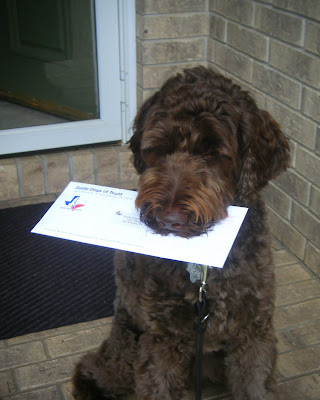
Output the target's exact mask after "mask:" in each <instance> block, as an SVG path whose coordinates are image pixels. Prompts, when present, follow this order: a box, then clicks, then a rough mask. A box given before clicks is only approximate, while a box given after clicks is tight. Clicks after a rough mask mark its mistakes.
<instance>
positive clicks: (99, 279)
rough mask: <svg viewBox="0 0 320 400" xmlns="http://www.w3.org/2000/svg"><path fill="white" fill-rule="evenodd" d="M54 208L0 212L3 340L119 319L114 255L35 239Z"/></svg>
mask: <svg viewBox="0 0 320 400" xmlns="http://www.w3.org/2000/svg"><path fill="white" fill-rule="evenodd" d="M50 206H51V204H48V203H43V204H36V205H28V206H23V207H16V208H8V209H4V210H0V224H1V229H0V339H7V338H10V337H15V336H20V335H24V334H26V333H32V332H39V331H42V330H47V329H52V328H58V327H61V326H66V325H72V324H75V323H78V322H86V321H92V320H94V319H98V318H103V317H107V316H110V315H112V314H113V300H114V295H115V283H114V275H113V255H114V250H112V249H108V248H104V247H98V246H94V245H89V244H83V243H77V242H72V241H69V240H63V239H57V238H52V237H47V236H42V235H37V234H32V233H30V231H31V229H32V228H33V227H34V226H35V225H36V223H37V222H38V221H39V220H40V219H41V218H42V216H43V215H44V214H45V212H46V211H47V210H48V209H49V207H50Z"/></svg>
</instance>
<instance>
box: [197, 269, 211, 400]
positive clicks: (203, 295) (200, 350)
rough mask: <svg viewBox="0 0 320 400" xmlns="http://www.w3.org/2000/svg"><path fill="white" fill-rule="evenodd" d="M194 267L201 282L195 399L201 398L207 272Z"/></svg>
mask: <svg viewBox="0 0 320 400" xmlns="http://www.w3.org/2000/svg"><path fill="white" fill-rule="evenodd" d="M195 267H196V268H198V269H199V271H201V284H200V287H199V298H198V301H197V308H198V330H197V342H196V381H195V392H196V400H201V396H202V353H203V332H204V330H205V322H206V320H207V318H208V317H209V314H206V308H207V292H206V286H207V283H206V281H207V274H208V266H207V265H200V264H195Z"/></svg>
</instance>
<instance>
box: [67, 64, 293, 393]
mask: <svg viewBox="0 0 320 400" xmlns="http://www.w3.org/2000/svg"><path fill="white" fill-rule="evenodd" d="M130 147H131V149H132V151H133V155H134V165H135V167H136V169H137V171H138V172H139V174H140V175H141V176H140V181H139V186H138V196H137V200H136V205H137V207H139V208H140V210H141V218H142V220H143V221H145V223H146V224H148V225H149V226H150V227H152V229H153V230H154V231H155V232H158V233H161V234H165V235H166V234H169V233H174V234H176V235H180V236H183V237H191V236H196V235H200V234H202V233H203V232H205V231H206V230H207V229H209V228H210V227H211V226H212V225H214V223H216V221H218V220H220V219H222V218H224V217H225V216H226V215H227V207H228V206H229V205H231V204H235V205H239V206H247V207H249V211H248V214H247V216H246V218H245V221H244V223H243V226H242V228H241V230H240V233H239V235H238V237H237V239H236V241H235V243H234V245H233V248H232V250H231V252H230V254H229V256H228V259H227V261H226V264H225V266H224V268H222V269H217V268H210V269H209V274H208V289H207V296H208V311H209V313H210V315H209V318H208V320H207V325H206V330H205V333H204V348H203V352H204V357H203V371H204V378H205V379H206V378H207V379H210V380H211V381H213V382H215V381H225V382H227V384H228V385H229V388H230V390H231V391H232V395H233V398H234V399H235V400H275V399H276V398H277V397H276V387H275V379H274V370H275V362H276V347H275V344H276V339H275V334H274V328H273V322H272V321H273V309H274V290H275V289H274V267H273V264H272V257H271V251H270V243H269V234H268V230H267V227H266V216H265V209H264V204H263V202H262V200H261V199H260V191H261V189H262V188H263V187H265V186H266V185H267V183H268V181H269V180H270V179H272V178H274V177H276V176H277V175H278V174H280V173H281V172H283V171H284V170H285V169H286V168H287V166H288V163H289V147H288V142H287V140H286V139H285V137H284V136H283V134H282V132H281V130H280V127H279V125H278V124H277V123H276V122H275V121H274V120H273V119H272V117H271V116H270V115H269V114H268V113H267V112H266V111H262V110H259V109H258V108H257V106H256V104H255V102H254V100H253V99H252V98H251V97H250V95H249V94H248V93H247V92H245V91H242V90H241V88H240V87H239V86H237V85H235V84H233V83H232V81H231V80H229V79H226V78H224V77H223V76H221V75H219V74H216V73H215V72H213V71H212V70H209V69H206V68H204V67H197V68H194V69H189V70H185V71H184V73H183V74H178V75H177V76H175V77H172V78H170V79H169V80H168V81H167V82H166V83H165V84H164V85H163V86H162V88H161V89H160V90H159V91H158V92H156V93H155V94H154V95H153V96H152V97H151V98H149V99H148V100H147V101H146V102H145V103H144V105H143V106H142V107H141V109H140V110H139V112H138V114H137V116H136V119H135V124H134V135H133V137H132V139H131V141H130ZM115 274H116V283H117V287H118V290H117V295H116V301H115V306H116V313H115V317H114V320H113V325H112V331H111V334H110V337H109V338H108V339H107V340H106V341H105V342H104V343H103V344H102V345H101V347H100V349H99V350H98V351H97V352H96V353H90V354H88V355H86V356H85V357H83V358H82V359H81V360H80V362H79V363H78V365H77V367H76V370H75V373H74V377H73V384H74V392H73V393H74V396H75V398H76V399H80V400H84V399H87V400H91V399H92V400H93V399H96V400H99V399H117V398H118V396H120V395H121V394H124V393H127V392H130V391H135V393H136V395H137V398H138V399H140V400H156V399H157V400H159V399H161V400H177V399H183V398H185V397H186V396H190V395H191V394H192V388H193V380H194V379H193V376H194V372H195V371H194V361H195V347H196V344H195V341H196V326H197V309H196V303H197V299H198V290H199V286H198V284H197V283H191V282H190V279H189V274H188V272H187V270H186V264H185V263H183V262H178V261H171V260H164V259H160V258H155V257H148V256H144V255H139V254H133V253H126V252H120V251H119V252H117V253H116V256H115Z"/></svg>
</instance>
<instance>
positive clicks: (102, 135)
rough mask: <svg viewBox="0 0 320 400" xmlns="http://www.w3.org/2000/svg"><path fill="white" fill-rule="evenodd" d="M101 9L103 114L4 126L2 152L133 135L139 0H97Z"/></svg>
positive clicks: (99, 49) (99, 44) (98, 28)
mask: <svg viewBox="0 0 320 400" xmlns="http://www.w3.org/2000/svg"><path fill="white" fill-rule="evenodd" d="M95 15H96V35H97V64H98V81H99V106H100V119H96V120H90V121H78V122H68V123H62V124H54V125H43V126H34V127H27V128H19V129H7V130H1V131H0V154H11V153H21V152H26V151H39V150H45V149H55V148H60V147H70V146H78V145H84V144H93V143H102V142H111V141H119V140H121V141H122V143H125V142H126V141H127V140H128V139H129V136H130V134H129V133H128V132H129V127H130V125H131V124H132V121H133V118H134V115H135V112H136V53H135V40H136V33H135V0H107V1H106V0H95ZM110 15H112V18H108V20H107V18H106V16H109V17H110ZM110 60H112V62H110Z"/></svg>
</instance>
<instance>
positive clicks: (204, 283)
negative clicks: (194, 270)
mask: <svg viewBox="0 0 320 400" xmlns="http://www.w3.org/2000/svg"><path fill="white" fill-rule="evenodd" d="M197 267H198V268H200V269H201V284H200V287H199V302H200V303H202V302H203V295H204V294H205V293H206V286H207V276H208V266H207V265H203V264H197Z"/></svg>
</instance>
